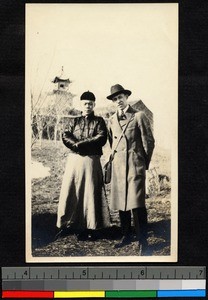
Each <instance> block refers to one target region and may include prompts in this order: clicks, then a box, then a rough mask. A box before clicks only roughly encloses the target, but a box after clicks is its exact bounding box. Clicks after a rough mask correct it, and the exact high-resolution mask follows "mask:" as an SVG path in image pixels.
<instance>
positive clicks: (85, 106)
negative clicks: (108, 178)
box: [81, 100, 95, 116]
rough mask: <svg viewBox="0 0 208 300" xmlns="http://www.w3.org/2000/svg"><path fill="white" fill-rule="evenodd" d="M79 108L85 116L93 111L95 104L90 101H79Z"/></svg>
mask: <svg viewBox="0 0 208 300" xmlns="http://www.w3.org/2000/svg"><path fill="white" fill-rule="evenodd" d="M81 106H82V112H83V115H85V116H87V115H89V114H90V113H91V112H92V111H93V109H94V107H95V102H94V101H91V100H81Z"/></svg>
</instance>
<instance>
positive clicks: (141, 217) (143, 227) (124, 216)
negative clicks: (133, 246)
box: [119, 207, 147, 241]
mask: <svg viewBox="0 0 208 300" xmlns="http://www.w3.org/2000/svg"><path fill="white" fill-rule="evenodd" d="M132 214H133V219H134V226H135V231H136V237H137V240H138V241H141V240H143V239H146V238H147V210H146V207H139V208H135V209H133V210H132ZM119 216H120V221H121V228H122V234H123V235H124V236H126V237H127V236H129V235H131V211H130V210H127V211H122V210H119Z"/></svg>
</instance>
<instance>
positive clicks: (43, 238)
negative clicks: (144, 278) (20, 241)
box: [32, 213, 170, 255]
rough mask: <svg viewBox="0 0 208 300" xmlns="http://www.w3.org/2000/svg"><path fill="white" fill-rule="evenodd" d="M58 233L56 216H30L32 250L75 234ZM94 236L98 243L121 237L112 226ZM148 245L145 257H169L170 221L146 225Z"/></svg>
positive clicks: (118, 229)
mask: <svg viewBox="0 0 208 300" xmlns="http://www.w3.org/2000/svg"><path fill="white" fill-rule="evenodd" d="M58 233H59V229H57V227H56V214H50V213H45V214H35V215H33V216H32V249H37V248H42V247H45V246H47V245H49V244H51V243H53V242H55V240H56V239H60V238H62V237H66V236H70V235H74V234H76V233H77V232H76V231H75V230H72V229H67V230H65V231H62V232H61V233H60V234H59V235H58V236H56V235H57V234H58ZM96 236H97V239H98V240H100V242H102V239H103V240H109V241H117V240H120V239H121V237H122V236H121V228H120V227H119V226H115V225H113V226H111V227H109V228H105V229H101V230H97V231H96ZM77 243H79V242H77ZM148 243H149V247H148V254H147V255H170V220H161V221H158V222H154V223H149V224H148ZM157 253H158V254H157ZM160 253H162V254H160Z"/></svg>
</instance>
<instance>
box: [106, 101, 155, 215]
mask: <svg viewBox="0 0 208 300" xmlns="http://www.w3.org/2000/svg"><path fill="white" fill-rule="evenodd" d="M126 117H127V119H126V120H121V121H119V120H118V114H117V113H115V114H114V115H112V116H111V117H110V119H109V123H108V132H109V142H110V145H111V147H112V150H113V149H114V148H115V147H116V144H117V142H118V139H119V137H120V135H121V133H122V128H123V126H125V124H126V123H127V122H128V120H129V119H130V122H129V124H128V127H127V129H126V131H125V133H124V134H123V137H122V139H121V141H120V143H119V145H118V148H117V149H116V153H115V156H114V160H113V163H112V179H111V201H110V208H111V209H112V210H122V211H126V210H131V209H134V208H138V207H144V206H145V173H146V170H147V169H148V167H149V163H150V160H151V156H152V153H153V149H154V137H153V134H152V131H151V127H150V122H149V119H148V118H147V117H146V115H145V114H144V113H143V112H141V111H136V110H135V109H133V108H132V107H131V106H129V108H128V110H127V112H126Z"/></svg>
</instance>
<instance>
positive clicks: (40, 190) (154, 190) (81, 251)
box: [31, 140, 171, 257]
mask: <svg viewBox="0 0 208 300" xmlns="http://www.w3.org/2000/svg"><path fill="white" fill-rule="evenodd" d="M67 153H68V150H67V148H66V147H65V146H64V145H63V144H62V142H59V141H58V142H57V143H56V144H55V142H54V141H48V140H43V142H42V147H41V148H40V147H38V143H37V144H36V145H35V146H34V147H33V149H32V160H34V161H38V162H41V163H42V164H43V166H45V167H49V168H50V176H47V177H44V178H36V179H32V187H31V190H32V255H33V256H34V257H46V256H47V257H66V256H137V255H138V244H137V242H136V241H133V242H132V244H131V245H128V246H125V247H123V248H121V249H114V245H115V244H116V243H117V242H118V241H119V240H120V238H121V230H120V223H119V218H118V212H116V211H111V212H110V213H111V221H112V226H111V227H110V228H107V229H103V230H100V231H99V232H98V238H97V240H96V241H87V242H86V241H77V238H76V235H75V233H74V232H72V231H68V232H67V233H65V234H64V235H63V236H60V237H59V238H58V239H56V240H54V238H55V235H56V234H57V232H58V229H57V228H56V225H55V224H56V213H57V206H58V200H59V193H60V188H61V182H62V176H63V172H64V168H65V162H66V156H67ZM108 156H109V148H108V145H107V146H105V148H104V155H103V156H102V160H101V162H102V164H104V162H106V161H107V159H108ZM150 168H151V169H152V170H153V171H152V172H149V173H148V174H147V175H148V176H147V190H148V191H147V192H148V195H147V199H146V206H147V211H148V244H149V249H148V254H147V255H154V256H155V255H156V256H161V255H170V226H171V214H170V213H171V188H170V187H171V178H170V153H169V152H168V151H167V150H164V149H160V148H157V147H156V148H155V151H154V155H153V157H152V162H151V165H150ZM155 174H156V175H161V176H160V177H161V178H162V179H165V180H162V181H160V182H159V181H158V176H155ZM153 176H155V177H154V178H153ZM106 191H107V201H109V195H110V184H109V185H107V186H106ZM132 224H133V223H132Z"/></svg>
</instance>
